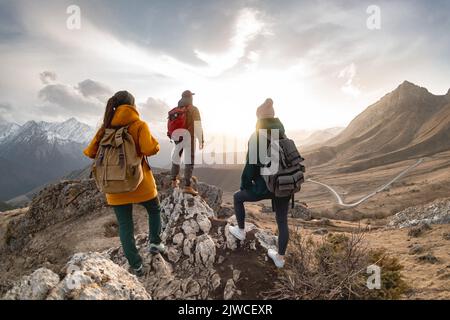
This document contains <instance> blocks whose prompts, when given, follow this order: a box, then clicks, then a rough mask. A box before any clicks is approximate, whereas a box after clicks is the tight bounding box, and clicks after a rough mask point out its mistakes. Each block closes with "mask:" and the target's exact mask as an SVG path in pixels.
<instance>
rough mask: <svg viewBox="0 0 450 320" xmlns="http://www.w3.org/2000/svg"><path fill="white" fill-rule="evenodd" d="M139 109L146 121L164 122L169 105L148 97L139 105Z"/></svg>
mask: <svg viewBox="0 0 450 320" xmlns="http://www.w3.org/2000/svg"><path fill="white" fill-rule="evenodd" d="M139 111H140V112H141V114H142V116H143V118H145V120H147V121H154V122H166V121H167V113H168V112H169V111H170V107H169V105H168V104H167V103H165V102H164V101H162V100H160V99H155V98H152V97H150V98H148V99H147V101H146V102H145V103H141V104H140V105H139Z"/></svg>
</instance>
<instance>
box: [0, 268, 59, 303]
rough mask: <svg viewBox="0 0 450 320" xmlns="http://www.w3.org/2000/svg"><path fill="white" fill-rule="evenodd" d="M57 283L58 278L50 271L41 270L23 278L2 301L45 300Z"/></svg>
mask: <svg viewBox="0 0 450 320" xmlns="http://www.w3.org/2000/svg"><path fill="white" fill-rule="evenodd" d="M58 283H59V277H58V275H57V274H56V273H54V272H53V271H51V270H48V269H45V268H41V269H37V270H36V271H34V272H33V273H32V274H31V275H29V276H24V277H23V278H22V280H20V281H19V282H17V283H16V284H15V285H14V287H13V288H12V289H11V290H9V291H8V292H7V293H6V294H5V296H4V297H3V299H4V300H45V299H46V298H47V295H48V293H49V291H50V290H52V289H53V288H54V287H56V285H57V284H58Z"/></svg>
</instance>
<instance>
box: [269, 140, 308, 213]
mask: <svg viewBox="0 0 450 320" xmlns="http://www.w3.org/2000/svg"><path fill="white" fill-rule="evenodd" d="M268 150H272V152H273V150H278V152H279V165H278V170H277V171H276V172H270V173H269V174H266V175H265V174H263V170H262V169H263V168H262V169H261V176H262V177H263V179H264V181H265V182H266V185H267V188H268V189H269V191H270V192H271V193H273V194H274V195H275V197H279V198H282V197H292V205H294V195H295V194H296V193H297V192H299V191H300V190H301V187H302V183H303V182H305V178H304V173H305V166H304V165H303V164H302V162H303V161H304V160H305V159H303V158H302V156H301V155H300V153H299V151H298V149H297V146H296V145H295V142H294V141H293V140H291V139H288V138H287V137H286V136H283V137H281V139H279V140H278V142H277V146H275V148H272V145H271V144H270V143H269V147H268ZM269 154H270V151H269ZM270 165H271V164H268V165H266V166H264V167H265V168H268V167H269V166H270Z"/></svg>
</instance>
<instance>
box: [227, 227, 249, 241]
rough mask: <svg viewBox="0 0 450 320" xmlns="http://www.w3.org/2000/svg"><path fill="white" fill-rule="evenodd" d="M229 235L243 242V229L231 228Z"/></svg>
mask: <svg viewBox="0 0 450 320" xmlns="http://www.w3.org/2000/svg"><path fill="white" fill-rule="evenodd" d="M228 230H229V231H230V233H231V234H232V235H233V236H234V237H235V238H236V239H238V240H241V241H244V240H245V229H241V228H239V227H238V226H231V227H230V228H229V229H228Z"/></svg>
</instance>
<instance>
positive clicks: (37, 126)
mask: <svg viewBox="0 0 450 320" xmlns="http://www.w3.org/2000/svg"><path fill="white" fill-rule="evenodd" d="M0 130H1V131H0V144H2V143H7V142H8V141H14V140H17V139H19V140H24V139H25V140H26V139H27V138H29V137H30V136H32V135H34V134H38V135H40V136H43V137H46V138H47V140H48V141H49V142H58V143H67V142H78V143H87V142H89V140H90V139H92V137H93V136H94V134H95V129H94V128H92V127H91V126H89V125H87V124H85V123H82V122H79V121H78V120H77V119H75V118H71V119H69V120H67V121H64V122H45V121H39V122H36V121H33V120H32V121H28V122H27V123H25V124H24V125H23V126H20V125H18V124H16V123H8V122H6V123H3V124H0Z"/></svg>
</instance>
